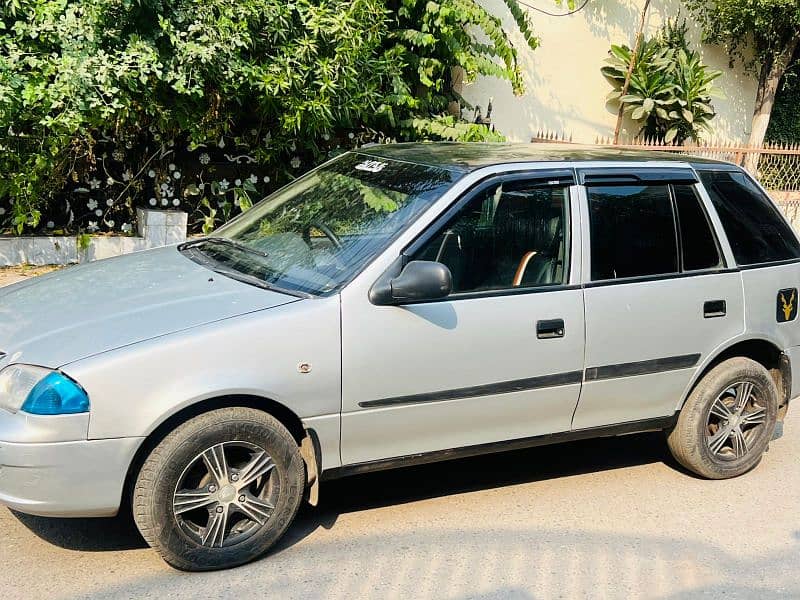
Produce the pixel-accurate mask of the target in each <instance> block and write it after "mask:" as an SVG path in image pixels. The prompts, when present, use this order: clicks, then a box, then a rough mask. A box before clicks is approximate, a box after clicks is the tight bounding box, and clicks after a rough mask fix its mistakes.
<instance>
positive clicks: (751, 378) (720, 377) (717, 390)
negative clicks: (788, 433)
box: [684, 359, 778, 479]
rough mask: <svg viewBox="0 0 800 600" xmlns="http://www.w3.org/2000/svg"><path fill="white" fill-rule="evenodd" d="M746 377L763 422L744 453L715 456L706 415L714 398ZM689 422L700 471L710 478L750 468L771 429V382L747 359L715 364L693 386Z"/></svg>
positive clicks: (773, 392) (774, 407)
mask: <svg viewBox="0 0 800 600" xmlns="http://www.w3.org/2000/svg"><path fill="white" fill-rule="evenodd" d="M741 381H746V382H749V383H752V384H753V385H754V388H755V390H756V392H755V394H756V396H757V398H758V399H759V400H760V402H761V404H763V406H764V408H765V409H766V426H764V427H763V428H762V430H761V433H760V435H759V436H758V438H757V439H756V440H755V441H754V443H753V444H752V445H751V446H750V447H749V449H748V451H747V453H746V454H745V455H744V456H742V457H740V458H737V459H734V460H724V459H721V458H719V457H717V456H715V455H714V454H713V453H712V452H711V449H710V448H709V447H708V443H707V437H708V418H709V413H710V411H711V407H712V405H713V403H714V402H715V401H716V399H717V398H718V397H719V395H720V394H722V393H723V392H724V391H725V390H726V389H728V388H730V387H731V386H732V385H733V384H735V383H738V382H741ZM690 404H691V406H689V407H684V410H685V409H686V408H689V409H690V412H691V421H692V423H691V426H692V428H693V430H694V431H693V436H692V437H694V439H695V440H696V447H695V451H696V454H697V455H699V456H698V458H699V459H700V461H701V463H702V468H701V469H696V468H693V467H690V468H692V470H695V471H698V470H699V471H700V474H701V475H704V476H706V477H711V478H714V479H723V478H728V477H735V476H737V475H741V474H743V473H746V472H748V471H750V470H751V469H753V468H754V467H755V466H756V465H757V464H758V463H759V461H760V460H761V458H762V455H763V453H764V451H765V450H766V449H767V446H768V445H769V442H770V440H771V439H772V435H773V432H774V429H775V422H776V419H777V408H778V398H777V390H776V389H775V384H774V382H773V381H772V378H771V377H770V375H769V373H768V372H767V371H766V369H764V368H763V367H762V366H761V365H759V364H757V363H755V362H753V361H750V360H747V359H733V360H731V361H726V362H725V363H722V364H720V365H718V366H717V367H715V368H714V369H713V370H712V371H711V372H710V373H709V374H708V375H707V376H706V378H704V380H703V381H702V382H701V385H700V386H698V388H697V389H696V390H695V393H694V394H693V395H692V398H691V400H690ZM684 466H687V465H684Z"/></svg>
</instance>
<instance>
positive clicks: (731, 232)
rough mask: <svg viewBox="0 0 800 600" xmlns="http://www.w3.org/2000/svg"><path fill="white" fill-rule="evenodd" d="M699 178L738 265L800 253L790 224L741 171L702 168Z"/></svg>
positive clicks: (788, 257)
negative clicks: (705, 169)
mask: <svg viewBox="0 0 800 600" xmlns="http://www.w3.org/2000/svg"><path fill="white" fill-rule="evenodd" d="M700 179H701V180H702V182H703V185H705V187H706V190H708V193H709V195H710V196H711V201H712V202H713V204H714V208H716V210H717V214H718V215H719V219H720V221H722V226H723V227H724V228H725V233H726V235H727V236H728V241H729V242H730V244H731V248H732V249H733V255H734V257H735V258H736V262H737V263H738V264H740V265H752V264H757V263H764V262H772V261H776V260H787V259H791V258H798V257H800V244H798V242H797V238H796V237H795V236H794V233H793V232H792V230H791V228H790V227H789V225H787V223H786V222H785V221H784V220H783V218H782V217H781V215H780V213H778V211H777V209H776V208H775V207H774V206H773V205H772V203H771V202H770V201H769V198H767V197H766V196H765V195H764V193H763V192H762V191H761V190H760V189H758V187H756V185H755V184H754V183H753V182H752V181H751V180H750V178H749V177H748V176H747V175H745V174H744V173H742V172H737V171H731V172H723V171H705V172H700Z"/></svg>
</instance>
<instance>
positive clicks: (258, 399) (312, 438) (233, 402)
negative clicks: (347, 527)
mask: <svg viewBox="0 0 800 600" xmlns="http://www.w3.org/2000/svg"><path fill="white" fill-rule="evenodd" d="M231 407H244V408H252V409H255V410H260V411H262V412H265V413H267V414H270V415H272V416H273V417H275V418H276V419H278V421H280V422H281V424H282V425H283V426H284V427H286V429H287V430H288V431H289V433H290V434H291V435H292V438H294V440H295V442H297V446H298V448H299V449H300V454H301V456H302V457H303V462H304V463H305V465H306V476H307V488H308V489H307V494H308V495H309V501H310V502H311V503H312V504H316V501H317V498H318V495H319V491H318V490H319V470H320V465H321V464H322V457H321V451H320V444H319V440H318V439H317V435H316V433H315V432H314V430H313V429H306V428H305V426H304V425H303V421H302V420H301V419H300V417H299V416H297V414H296V413H295V412H294V411H292V410H291V409H290V408H288V407H287V406H285V405H283V404H281V403H279V402H276V401H274V400H272V399H270V398H265V397H262V396H256V395H252V394H227V395H220V396H215V397H212V398H206V399H203V400H199V401H197V402H194V403H192V404H189V405H188V406H185V407H183V408H182V409H181V410H179V411H177V412H175V413H173V414H170V415H168V416H167V417H165V418H164V419H163V420H162V421H161V422H160V423H158V425H156V427H155V428H154V429H153V430H152V431H151V432H150V433H149V434H148V435H147V436H146V437H145V438H144V440H143V441H142V443H141V444H139V447H138V448H137V449H136V452H135V454H134V456H133V459H132V460H131V462H130V464H129V465H128V471H127V473H126V474H125V481H124V484H123V488H122V502H121V503H120V504H121V506H125V503H127V502H129V501H130V497H131V492H132V490H133V486H134V484H135V482H136V476H137V475H138V473H139V470H140V469H141V467H142V465H143V464H144V461H145V460H146V459H147V457H148V455H149V454H150V452H151V451H152V450H153V448H155V447H156V446H157V445H158V444H159V443H160V442H161V441H162V440H163V439H164V438H165V437H166V436H167V435H168V434H169V433H170V432H171V431H173V430H174V429H175V428H176V427H178V426H179V425H181V424H182V423H185V422H186V421H188V420H190V419H192V418H194V417H196V416H198V415H201V414H204V413H207V412H209V411H212V410H216V409H219V408H231Z"/></svg>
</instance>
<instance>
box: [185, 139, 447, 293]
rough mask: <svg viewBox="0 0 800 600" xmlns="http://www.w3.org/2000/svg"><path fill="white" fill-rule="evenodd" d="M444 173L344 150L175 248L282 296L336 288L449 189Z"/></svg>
mask: <svg viewBox="0 0 800 600" xmlns="http://www.w3.org/2000/svg"><path fill="white" fill-rule="evenodd" d="M457 176H458V173H454V172H451V171H448V170H445V169H440V168H436V167H429V166H424V165H418V164H413V163H406V162H400V161H393V160H388V159H384V158H373V157H370V156H366V155H362V154H357V153H348V154H345V155H343V156H342V157H341V158H339V159H337V160H335V161H333V162H331V163H329V164H327V165H325V166H324V167H322V168H320V169H317V170H316V171H313V172H312V173H309V174H308V175H306V176H305V177H302V178H301V179H298V180H297V181H296V182H294V183H292V184H290V185H288V186H286V187H285V188H283V189H281V190H279V191H277V192H276V193H274V194H273V195H271V196H269V197H268V198H266V199H265V200H263V201H261V202H260V203H258V204H257V205H255V206H254V207H253V208H251V209H250V210H249V211H248V212H247V213H245V214H243V215H242V216H240V217H239V218H237V219H235V220H234V221H232V222H230V223H229V224H227V225H225V226H224V227H222V228H220V229H219V230H218V231H217V232H215V234H214V237H210V238H203V239H200V240H195V241H193V242H189V243H187V244H184V245H183V246H182V251H183V252H185V253H187V254H188V255H189V257H190V258H192V259H193V260H196V261H198V262H201V263H203V264H206V265H207V266H209V267H210V268H213V269H215V270H218V271H220V272H222V273H224V274H227V275H230V276H233V277H237V276H240V277H241V278H242V280H244V281H249V282H251V283H255V284H261V285H264V286H265V287H275V288H277V289H282V290H285V291H289V292H300V293H305V294H313V295H319V294H325V293H329V292H332V291H334V290H337V289H339V288H340V287H342V286H343V285H344V284H345V283H347V282H348V281H349V280H350V279H352V278H353V277H354V276H355V275H356V274H357V273H358V272H359V271H360V270H361V269H362V268H363V267H364V266H365V265H366V264H368V263H369V262H370V261H371V260H372V259H373V258H374V257H375V256H376V255H377V254H379V253H380V252H381V251H382V250H383V249H384V248H385V247H386V246H387V245H388V244H389V242H390V241H392V240H393V239H394V237H395V236H396V235H397V234H398V233H399V232H400V231H401V230H402V229H404V228H405V227H406V226H407V225H408V224H409V223H411V222H412V221H413V220H414V219H416V217H417V216H419V214H420V213H422V212H423V211H424V210H425V209H427V208H428V207H429V206H430V205H431V204H432V203H433V202H434V201H435V200H436V199H437V198H439V197H440V196H441V195H442V193H443V192H444V191H445V190H446V189H447V188H448V187H449V186H450V185H451V184H452V182H453V181H454V180H455V178H456V177H457Z"/></svg>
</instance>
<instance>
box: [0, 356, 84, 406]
mask: <svg viewBox="0 0 800 600" xmlns="http://www.w3.org/2000/svg"><path fill="white" fill-rule="evenodd" d="M0 408H4V409H6V410H8V411H11V412H12V413H15V412H18V411H20V410H21V411H24V412H27V413H30V414H33V415H68V414H75V413H82V412H88V410H89V396H87V395H86V392H85V391H83V389H82V388H81V387H80V386H79V385H78V384H77V383H75V382H74V381H72V380H71V379H70V378H69V377H67V376H66V375H64V374H62V373H59V372H58V371H53V370H51V369H44V368H42V367H34V366H32V365H9V366H7V367H6V368H5V369H3V370H2V371H0Z"/></svg>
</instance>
